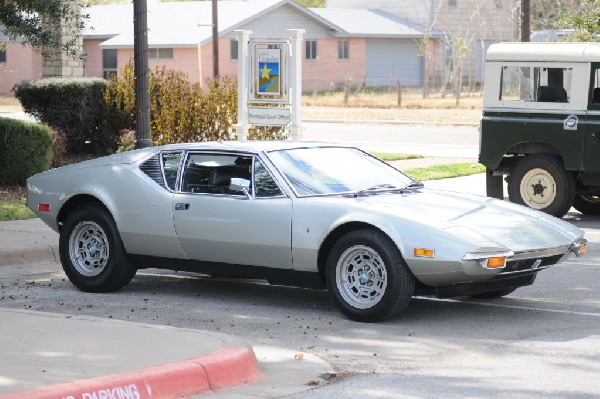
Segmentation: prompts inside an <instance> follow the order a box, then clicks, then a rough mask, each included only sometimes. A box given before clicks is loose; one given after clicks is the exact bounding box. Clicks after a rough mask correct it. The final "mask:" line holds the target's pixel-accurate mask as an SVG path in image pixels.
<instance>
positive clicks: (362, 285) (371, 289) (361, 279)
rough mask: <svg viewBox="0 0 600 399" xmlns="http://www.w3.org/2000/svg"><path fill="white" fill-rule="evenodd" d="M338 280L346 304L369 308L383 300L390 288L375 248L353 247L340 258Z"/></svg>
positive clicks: (336, 281)
mask: <svg viewBox="0 0 600 399" xmlns="http://www.w3.org/2000/svg"><path fill="white" fill-rule="evenodd" d="M335 283H336V286H337V289H338V291H339V293H340V295H341V297H342V298H343V300H344V301H346V303H348V304H349V305H351V306H353V307H355V308H357V309H369V308H371V307H373V306H375V305H376V304H378V303H379V302H380V301H381V299H382V298H383V295H384V293H385V289H386V288H387V271H386V268H385V264H384V262H383V260H382V259H381V257H380V256H379V254H378V253H377V252H376V251H374V250H373V249H372V248H369V247H367V246H364V245H356V246H353V247H350V248H348V249H346V250H345V251H344V252H343V253H342V255H341V256H340V257H339V260H338V262H337V266H336V279H335Z"/></svg>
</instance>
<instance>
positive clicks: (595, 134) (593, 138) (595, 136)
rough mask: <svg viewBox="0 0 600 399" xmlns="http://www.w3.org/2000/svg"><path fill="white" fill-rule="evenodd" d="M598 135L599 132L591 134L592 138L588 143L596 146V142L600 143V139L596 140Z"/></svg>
mask: <svg viewBox="0 0 600 399" xmlns="http://www.w3.org/2000/svg"><path fill="white" fill-rule="evenodd" d="M598 135H600V131H598V132H596V133H593V134H592V136H591V137H590V141H591V142H592V144H598V142H599V141H600V139H598Z"/></svg>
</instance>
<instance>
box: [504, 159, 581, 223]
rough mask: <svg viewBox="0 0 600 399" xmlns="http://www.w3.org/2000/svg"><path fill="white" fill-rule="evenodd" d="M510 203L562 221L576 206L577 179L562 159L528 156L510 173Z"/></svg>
mask: <svg viewBox="0 0 600 399" xmlns="http://www.w3.org/2000/svg"><path fill="white" fill-rule="evenodd" d="M508 196H509V198H510V201H511V202H514V203H516V204H521V205H526V206H528V207H530V208H533V209H537V210H540V211H542V212H546V213H549V214H550V215H553V216H556V217H563V216H564V215H565V214H566V213H567V211H568V210H569V208H571V206H572V205H573V200H574V198H575V178H574V177H573V175H572V174H571V173H570V172H568V171H566V170H565V169H564V167H563V166H562V162H561V161H560V159H559V158H557V157H555V156H552V155H548V154H534V155H529V156H526V157H525V158H523V159H522V160H521V161H519V162H518V163H517V164H516V165H515V167H514V168H513V169H512V171H511V173H510V179H509V181H508Z"/></svg>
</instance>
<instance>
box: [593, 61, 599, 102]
mask: <svg viewBox="0 0 600 399" xmlns="http://www.w3.org/2000/svg"><path fill="white" fill-rule="evenodd" d="M592 72H593V75H592V76H593V81H594V87H593V89H592V104H600V67H596V68H595V69H593V70H592Z"/></svg>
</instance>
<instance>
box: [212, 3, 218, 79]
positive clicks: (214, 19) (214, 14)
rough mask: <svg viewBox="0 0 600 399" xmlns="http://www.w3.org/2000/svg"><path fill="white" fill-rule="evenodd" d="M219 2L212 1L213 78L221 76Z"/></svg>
mask: <svg viewBox="0 0 600 399" xmlns="http://www.w3.org/2000/svg"><path fill="white" fill-rule="evenodd" d="M217 8H218V1H217V0H212V42H213V76H214V77H215V78H216V77H217V76H219V18H218V11H217Z"/></svg>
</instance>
